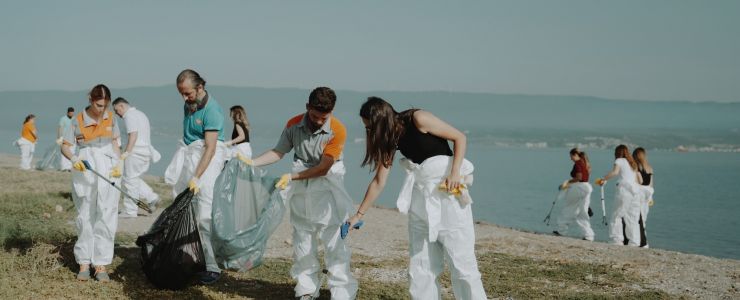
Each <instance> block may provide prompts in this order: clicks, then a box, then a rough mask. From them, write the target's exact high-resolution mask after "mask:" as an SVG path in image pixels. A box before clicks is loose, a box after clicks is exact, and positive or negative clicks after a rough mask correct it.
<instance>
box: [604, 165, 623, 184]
mask: <svg viewBox="0 0 740 300" xmlns="http://www.w3.org/2000/svg"><path fill="white" fill-rule="evenodd" d="M617 174H619V166H617V164H614V167H613V168H612V170H611V171H609V173H607V174H606V175H604V177H602V179H604V180H609V178H612V177H614V176H617Z"/></svg>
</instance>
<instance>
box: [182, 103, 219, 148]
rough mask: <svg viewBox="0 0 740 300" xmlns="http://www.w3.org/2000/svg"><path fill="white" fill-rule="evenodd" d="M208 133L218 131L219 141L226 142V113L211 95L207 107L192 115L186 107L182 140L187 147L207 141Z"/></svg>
mask: <svg viewBox="0 0 740 300" xmlns="http://www.w3.org/2000/svg"><path fill="white" fill-rule="evenodd" d="M206 131H218V140H219V141H224V111H223V109H221V105H219V104H218V102H216V99H214V98H213V97H212V96H211V95H210V94H209V95H208V102H206V105H205V106H204V107H203V108H201V109H199V110H196V111H195V112H193V113H191V112H190V108H188V106H187V105H185V120H184V121H183V136H182V140H183V141H184V142H185V144H186V145H190V143H192V142H195V141H197V140H202V139H205V133H206Z"/></svg>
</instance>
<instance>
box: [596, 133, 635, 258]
mask: <svg viewBox="0 0 740 300" xmlns="http://www.w3.org/2000/svg"><path fill="white" fill-rule="evenodd" d="M614 158H615V160H614V168H612V170H611V171H610V172H609V174H606V175H605V176H604V177H602V178H599V179H597V180H596V184H598V185H604V184H606V181H607V180H609V179H611V178H612V177H616V178H617V185H616V188H617V189H616V191H615V192H614V208H612V209H613V210H614V211H613V212H612V218H611V221H610V222H609V238H610V239H611V242H612V244H615V245H623V242H624V238H625V237H627V239H629V243H628V244H627V245H628V246H634V247H637V246H639V245H640V225H639V223H638V222H639V219H640V197H639V185H640V183H641V182H642V177H640V176H639V173H638V171H637V163H636V162H635V160H634V159H633V158H632V155H631V154H630V152H629V148H627V146H625V145H619V146H617V148H616V149H615V150H614ZM623 228H624V229H623Z"/></svg>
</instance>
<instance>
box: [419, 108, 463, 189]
mask: <svg viewBox="0 0 740 300" xmlns="http://www.w3.org/2000/svg"><path fill="white" fill-rule="evenodd" d="M414 123H415V124H416V127H417V128H419V131H421V132H422V133H430V134H432V135H434V136H438V137H441V138H443V139H446V140H448V141H452V143H453V145H454V147H453V151H452V168H451V169H450V174H449V175H448V176H447V178H446V179H445V184H446V185H447V189H448V190H449V191H451V190H453V189H456V188H458V187H459V185H460V181H461V180H462V178H461V177H460V166H461V165H462V162H463V159H464V158H465V150H466V143H467V138H466V137H465V134H463V133H462V132H460V130H457V128H455V127H452V125H450V124H447V123H446V122H445V121H442V120H441V119H439V118H437V117H436V116H435V115H433V114H432V113H430V112H427V111H423V110H420V111H417V112H415V113H414Z"/></svg>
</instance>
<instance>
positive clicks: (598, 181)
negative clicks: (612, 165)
mask: <svg viewBox="0 0 740 300" xmlns="http://www.w3.org/2000/svg"><path fill="white" fill-rule="evenodd" d="M595 183H596V184H598V185H604V184H606V180H604V178H596V181H595Z"/></svg>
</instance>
